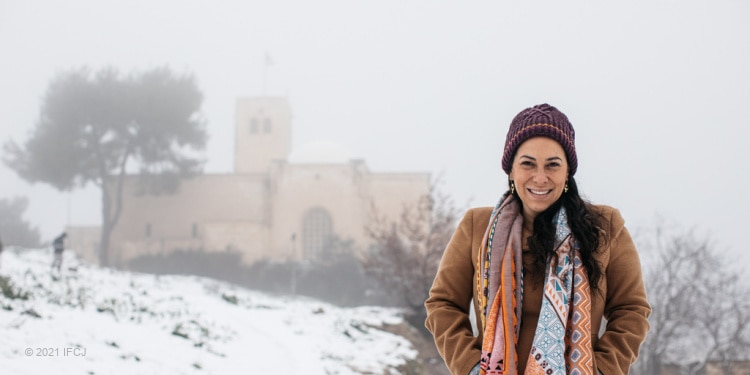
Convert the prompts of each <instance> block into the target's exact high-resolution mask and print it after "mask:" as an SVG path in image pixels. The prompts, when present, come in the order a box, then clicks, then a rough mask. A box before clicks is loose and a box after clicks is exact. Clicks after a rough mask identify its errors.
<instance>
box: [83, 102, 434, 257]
mask: <svg viewBox="0 0 750 375" xmlns="http://www.w3.org/2000/svg"><path fill="white" fill-rule="evenodd" d="M291 137H292V114H291V108H290V105H289V102H288V101H287V99H285V98H280V97H253V98H240V99H238V101H237V104H236V114H235V150H234V172H233V173H228V174H203V175H199V176H196V177H193V178H191V179H188V180H183V181H182V183H181V184H180V187H179V190H178V191H177V192H176V193H175V194H171V195H158V196H151V195H137V194H136V184H135V182H136V179H137V177H136V176H130V177H128V179H127V182H126V184H125V189H124V192H123V208H122V213H121V216H120V220H119V222H118V224H117V226H116V227H115V229H114V231H113V233H112V237H111V243H110V255H109V259H110V262H111V264H112V265H113V266H117V267H125V268H127V265H128V262H129V261H131V260H132V259H135V258H137V257H139V256H142V255H157V254H168V253H169V252H172V251H176V250H201V251H208V252H210V251H236V252H239V253H241V254H242V257H243V262H245V263H248V264H251V263H253V262H255V261H258V260H261V259H267V260H272V261H274V260H278V261H282V260H288V259H295V260H303V259H315V258H317V257H318V256H320V254H321V253H322V252H324V251H326V248H327V247H328V246H331V243H332V241H333V240H334V239H340V240H351V241H353V243H354V245H355V246H354V248H355V251H362V250H363V249H366V248H368V246H369V244H370V242H369V239H368V238H367V235H366V230H365V228H366V225H367V224H368V221H369V219H370V218H371V215H373V214H374V213H377V214H378V215H381V216H385V217H386V218H388V219H389V220H394V221H395V220H397V219H398V217H399V215H400V214H401V212H402V210H403V208H404V206H405V205H410V204H415V203H416V202H417V201H418V200H419V199H420V198H421V197H423V196H425V195H427V194H429V189H430V175H429V173H377V172H373V171H370V170H369V168H368V167H367V165H366V163H365V162H364V161H363V160H354V159H349V158H348V155H345V154H343V153H342V152H341V150H340V149H337V148H336V146H335V145H333V144H327V143H322V142H318V143H312V144H308V145H306V146H304V147H302V148H301V149H300V150H295V151H294V152H292V147H291V145H292V140H291ZM373 207H374V208H375V211H376V212H374V211H373ZM87 230H88V232H85V233H84V232H83V231H81V233H80V235H79V236H76V233H77V231H76V229H75V228H71V229H70V232H71V233H70V234H71V237H73V238H71V247H73V248H76V241H81V245H82V246H83V243H84V242H87V241H88V244H86V245H85V247H86V248H91V247H95V244H92V243H91V242H92V240H91V239H92V238H94V237H93V234H92V232H91V230H90V229H87ZM75 237H78V239H76V238H75ZM84 237H85V238H84ZM79 248H80V247H79ZM82 255H84V257H85V258H91V260H92V261H93V260H95V259H97V257H96V254H95V252H93V253H91V254H82Z"/></svg>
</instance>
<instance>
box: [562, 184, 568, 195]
mask: <svg viewBox="0 0 750 375" xmlns="http://www.w3.org/2000/svg"><path fill="white" fill-rule="evenodd" d="M563 192H565V193H567V192H568V183H567V182H566V183H565V187H564V188H563Z"/></svg>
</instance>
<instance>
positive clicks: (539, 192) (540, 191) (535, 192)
mask: <svg viewBox="0 0 750 375" xmlns="http://www.w3.org/2000/svg"><path fill="white" fill-rule="evenodd" d="M529 191H530V192H531V193H532V194H536V195H544V194H547V193H549V190H531V189H529Z"/></svg>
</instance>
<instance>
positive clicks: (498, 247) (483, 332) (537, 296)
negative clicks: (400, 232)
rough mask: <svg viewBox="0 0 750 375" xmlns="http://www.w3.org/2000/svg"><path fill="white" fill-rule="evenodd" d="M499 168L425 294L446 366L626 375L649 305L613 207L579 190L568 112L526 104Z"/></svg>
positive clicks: (469, 370)
mask: <svg viewBox="0 0 750 375" xmlns="http://www.w3.org/2000/svg"><path fill="white" fill-rule="evenodd" d="M502 166H503V170H504V171H505V172H506V173H507V174H508V186H509V191H507V192H505V194H503V196H502V197H501V198H500V201H499V202H498V203H497V205H496V206H495V207H494V208H492V207H484V208H474V209H471V210H469V211H468V212H467V213H466V215H465V216H464V218H463V220H462V221H461V223H460V224H459V227H458V229H457V230H456V232H455V233H454V234H453V237H452V238H451V240H450V242H449V243H448V246H447V248H446V250H445V252H444V254H443V259H442V260H441V263H440V268H439V269H438V273H437V276H436V277H435V281H434V283H433V286H432V288H431V290H430V296H429V298H428V299H427V301H426V302H425V307H426V308H427V320H426V326H427V328H428V329H429V330H430V331H431V332H432V334H433V335H434V337H435V343H436V345H437V347H438V350H439V351H440V354H441V355H442V356H443V359H444V360H445V362H446V364H447V366H448V368H449V369H450V370H451V373H452V374H454V375H466V374H469V375H475V374H515V373H516V372H517V373H519V374H524V373H527V371H528V373H532V374H596V373H597V372H598V373H600V374H607V375H609V374H627V373H628V371H629V368H630V366H631V365H632V364H633V362H635V360H636V358H637V355H638V350H639V347H640V345H641V343H642V342H643V341H644V339H645V337H646V333H647V332H648V328H649V325H648V316H649V314H650V313H651V307H650V305H649V303H648V301H647V299H646V292H645V289H644V284H643V277H642V275H641V266H640V260H639V258H638V254H637V252H636V249H635V245H634V244H633V241H632V239H631V237H630V235H629V234H628V231H627V229H625V227H624V221H623V219H622V217H621V216H620V213H619V211H617V210H616V209H614V208H612V207H608V206H600V205H593V204H590V203H588V202H586V201H584V200H583V199H582V198H581V196H580V195H579V193H578V187H577V185H576V181H575V178H574V177H573V176H574V175H575V173H576V171H577V169H578V158H577V155H576V149H575V131H574V130H573V126H572V125H571V124H570V121H569V120H568V118H567V116H565V115H564V114H563V113H562V112H560V111H559V110H557V108H555V107H553V106H551V105H548V104H542V105H537V106H534V107H531V108H527V109H525V110H523V111H521V113H519V114H518V115H517V116H516V117H515V118H514V119H513V121H512V122H511V125H510V129H509V130H508V135H507V136H506V140H505V149H504V151H503V158H502ZM472 307H473V310H474V311H475V316H474V318H475V321H476V322H479V327H477V328H478V329H477V331H478V335H477V336H474V335H473V333H472V332H473V330H472V325H471V319H470V317H469V314H470V313H469V311H471V310H472V309H471V308H472ZM603 319H606V321H607V325H606V328H605V329H604V331H603V332H600V327H601V323H602V320H603Z"/></svg>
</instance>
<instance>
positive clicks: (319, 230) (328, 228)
mask: <svg viewBox="0 0 750 375" xmlns="http://www.w3.org/2000/svg"><path fill="white" fill-rule="evenodd" d="M332 234H333V221H332V220H331V215H330V214H329V213H328V211H326V210H325V209H324V208H321V207H314V208H311V209H309V210H307V212H306V213H305V215H304V216H303V217H302V255H303V257H304V258H306V259H315V258H318V257H319V256H320V255H321V254H322V253H323V252H324V250H326V249H325V246H330V243H331V237H332Z"/></svg>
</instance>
